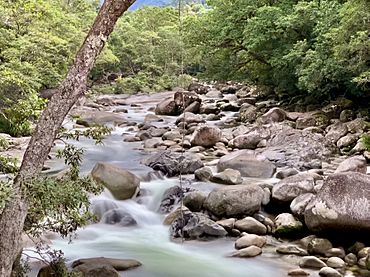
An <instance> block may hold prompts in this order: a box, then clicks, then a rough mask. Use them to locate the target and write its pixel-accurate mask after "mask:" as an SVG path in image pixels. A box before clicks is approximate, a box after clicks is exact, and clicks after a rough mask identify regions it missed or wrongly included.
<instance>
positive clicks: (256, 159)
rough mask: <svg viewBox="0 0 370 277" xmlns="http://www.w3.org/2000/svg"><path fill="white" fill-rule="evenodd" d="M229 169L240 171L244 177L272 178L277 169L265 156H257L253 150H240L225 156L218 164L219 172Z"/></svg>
mask: <svg viewBox="0 0 370 277" xmlns="http://www.w3.org/2000/svg"><path fill="white" fill-rule="evenodd" d="M227 168H231V169H235V170H238V171H239V172H240V173H241V175H242V176H243V177H257V178H270V177H272V175H274V173H275V170H276V167H275V165H274V164H273V163H271V162H270V161H269V160H267V159H266V157H264V156H263V155H256V154H255V152H254V151H251V150H239V151H235V152H232V153H230V154H227V155H225V156H223V157H222V158H221V159H220V160H219V162H218V164H217V169H218V171H219V172H220V171H224V170H225V169H227Z"/></svg>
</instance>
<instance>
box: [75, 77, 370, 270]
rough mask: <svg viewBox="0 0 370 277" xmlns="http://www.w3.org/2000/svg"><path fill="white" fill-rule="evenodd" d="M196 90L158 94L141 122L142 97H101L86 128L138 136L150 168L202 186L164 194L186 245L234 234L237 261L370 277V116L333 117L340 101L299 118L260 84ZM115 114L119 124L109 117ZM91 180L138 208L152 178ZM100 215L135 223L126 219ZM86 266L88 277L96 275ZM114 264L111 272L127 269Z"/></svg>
mask: <svg viewBox="0 0 370 277" xmlns="http://www.w3.org/2000/svg"><path fill="white" fill-rule="evenodd" d="M190 89H192V91H182V90H180V91H176V92H167V93H164V94H163V95H156V96H153V99H155V100H156V101H152V102H150V104H151V105H150V106H148V105H147V106H145V105H143V106H142V109H146V112H147V116H146V117H145V119H144V121H143V122H141V123H139V124H138V123H137V122H130V119H129V118H128V117H126V116H125V115H124V114H125V112H126V111H127V109H128V110H129V109H130V108H132V105H133V103H136V101H137V100H135V97H136V96H132V97H129V98H125V99H124V100H122V101H121V102H120V101H118V100H117V98H116V97H111V98H112V99H111V100H109V99H110V98H109V96H106V97H105V98H104V99H105V100H104V101H103V102H102V100H101V99H100V101H99V99H97V100H96V101H95V102H91V100H90V102H87V103H85V106H83V107H77V108H76V109H75V110H74V111H73V112H74V114H76V113H78V112H79V111H80V112H81V111H84V113H83V114H84V117H82V118H80V119H79V120H80V121H79V122H78V123H79V124H83V125H85V126H87V125H90V124H92V123H95V121H97V122H99V123H103V124H107V125H113V126H114V125H119V126H120V127H124V128H126V130H129V131H130V132H129V133H125V135H124V136H123V140H124V141H126V142H142V148H141V149H140V150H138V151H142V153H144V154H145V155H146V157H145V158H143V160H142V164H144V165H146V166H148V167H150V168H152V169H153V170H154V171H159V172H161V176H165V177H168V178H170V177H178V176H179V175H185V176H186V179H187V180H188V181H189V182H191V183H193V185H192V186H191V187H182V188H181V187H177V188H173V189H171V190H170V191H166V192H165V194H164V196H163V199H162V203H161V205H160V211H158V212H161V213H163V214H165V215H166V219H165V223H166V224H167V225H169V229H170V232H169V233H170V235H171V236H172V237H173V238H174V239H175V238H178V237H181V236H184V238H185V239H193V240H204V239H215V238H219V237H225V236H228V237H230V238H231V239H232V240H235V251H233V249H230V253H225V255H228V256H231V257H237V258H243V259H244V258H252V257H255V256H258V255H261V254H262V255H265V254H266V256H271V255H275V256H276V257H279V258H281V259H285V260H286V258H285V257H289V258H288V260H289V261H288V263H289V264H290V269H289V271H288V272H287V274H288V275H290V276H308V275H310V274H311V273H314V274H316V275H315V276H317V274H319V275H320V276H345V274H346V272H351V274H353V275H355V276H370V271H369V270H370V252H369V251H370V243H369V241H368V235H367V234H369V233H368V232H370V176H369V175H367V166H368V161H369V160H368V159H369V157H370V153H369V152H368V151H367V149H366V147H365V146H364V144H363V142H362V140H361V137H362V136H363V135H364V134H369V130H370V129H369V126H370V125H369V123H368V122H367V118H366V117H360V116H359V117H357V118H352V117H348V116H346V113H348V109H345V108H344V107H343V109H342V110H338V109H340V107H341V106H340V105H336V106H335V109H336V110H335V112H333V111H332V110H330V103H328V105H327V106H325V107H324V108H322V109H317V110H313V111H308V112H295V111H294V110H291V109H290V108H291V107H285V106H283V105H280V103H279V102H276V101H275V100H270V99H266V98H264V96H263V95H262V96H261V95H259V94H258V93H257V92H256V89H254V88H252V87H248V86H241V85H238V86H234V85H225V86H223V87H222V88H221V87H218V86H210V85H204V84H197V85H196V86H195V85H193V86H192V87H190ZM102 103H104V104H102ZM135 105H136V104H135ZM117 106H120V107H121V106H122V107H121V109H118V108H117ZM113 107H114V108H115V111H116V112H115V113H113V114H116V115H115V116H108V113H111V111H112V110H113ZM103 111H105V112H103ZM108 111H109V112H108ZM94 113H97V114H99V116H98V117H94V116H93V114H94ZM77 127H78V126H77ZM91 175H92V177H93V178H94V180H95V181H97V182H99V183H101V184H103V185H104V186H105V187H106V188H107V189H108V190H109V191H110V192H111V193H112V195H113V196H114V197H115V198H116V199H118V200H125V199H134V200H135V199H136V196H137V194H138V193H139V191H140V182H141V180H142V179H140V177H138V176H135V175H134V174H132V173H131V172H129V171H127V170H125V169H122V168H118V167H116V166H113V165H110V164H105V163H98V164H97V165H96V166H95V167H94V169H93V171H92V172H91ZM202 182H203V183H204V182H210V183H215V184H217V185H215V188H213V189H212V190H211V191H210V192H205V191H202V190H198V189H197V184H199V186H200V185H201V183H202ZM140 193H141V192H140ZM181 203H183V205H184V206H183V207H180V205H181ZM99 216H100V217H99V218H101V219H102V218H104V220H105V221H106V222H111V223H112V224H121V225H123V226H126V225H125V224H126V222H130V218H129V215H127V214H126V213H125V212H124V211H115V213H113V214H112V212H111V214H110V216H109V217H107V216H103V215H99ZM122 222H123V223H122ZM131 223H132V224H135V223H134V222H131ZM131 223H130V224H131ZM128 225H129V224H128ZM84 264H85V263H82V264H79V265H78V266H76V268H78V269H79V270H80V271H83V272H84V271H85V270H88V269H85V265H84ZM99 264H100V262H99ZM102 264H103V265H104V266H103V268H102V269H99V270H104V271H102V272H105V271H107V272H108V271H112V272H113V270H115V266H114V264H113V265H112V264H111V263H110V262H106V261H104V263H102ZM135 265H136V264H135ZM104 274H105V273H104ZM106 274H108V273H106ZM109 274H111V275H107V276H115V275H114V274H115V273H109Z"/></svg>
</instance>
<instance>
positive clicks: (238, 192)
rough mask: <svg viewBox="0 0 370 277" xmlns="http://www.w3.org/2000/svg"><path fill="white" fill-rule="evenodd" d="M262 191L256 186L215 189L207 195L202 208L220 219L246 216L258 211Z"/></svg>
mask: <svg viewBox="0 0 370 277" xmlns="http://www.w3.org/2000/svg"><path fill="white" fill-rule="evenodd" d="M263 197H264V191H263V189H262V188H261V187H259V186H257V185H235V186H227V187H222V188H216V189H214V190H213V191H211V193H210V194H209V195H208V197H207V199H206V201H205V202H204V207H205V208H206V209H207V210H208V211H210V212H211V213H212V214H214V215H216V216H218V217H222V216H226V217H234V216H246V215H252V214H254V213H255V212H257V211H259V210H260V208H261V203H262V200H263Z"/></svg>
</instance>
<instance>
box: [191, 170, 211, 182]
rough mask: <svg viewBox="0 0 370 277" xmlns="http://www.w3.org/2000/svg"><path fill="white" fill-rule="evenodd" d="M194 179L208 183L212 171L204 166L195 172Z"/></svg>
mask: <svg viewBox="0 0 370 277" xmlns="http://www.w3.org/2000/svg"><path fill="white" fill-rule="evenodd" d="M194 175H195V179H197V180H199V181H208V180H209V179H211V177H212V169H211V168H210V167H208V166H204V167H202V168H199V169H197V170H195V172H194Z"/></svg>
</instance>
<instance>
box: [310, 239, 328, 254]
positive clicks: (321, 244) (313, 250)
mask: <svg viewBox="0 0 370 277" xmlns="http://www.w3.org/2000/svg"><path fill="white" fill-rule="evenodd" d="M331 248H333V245H332V244H331V242H330V241H329V240H327V239H321V238H314V239H313V240H311V242H310V243H309V244H308V246H307V251H308V253H310V254H314V255H315V254H318V255H325V252H326V251H328V250H329V249H331Z"/></svg>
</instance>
